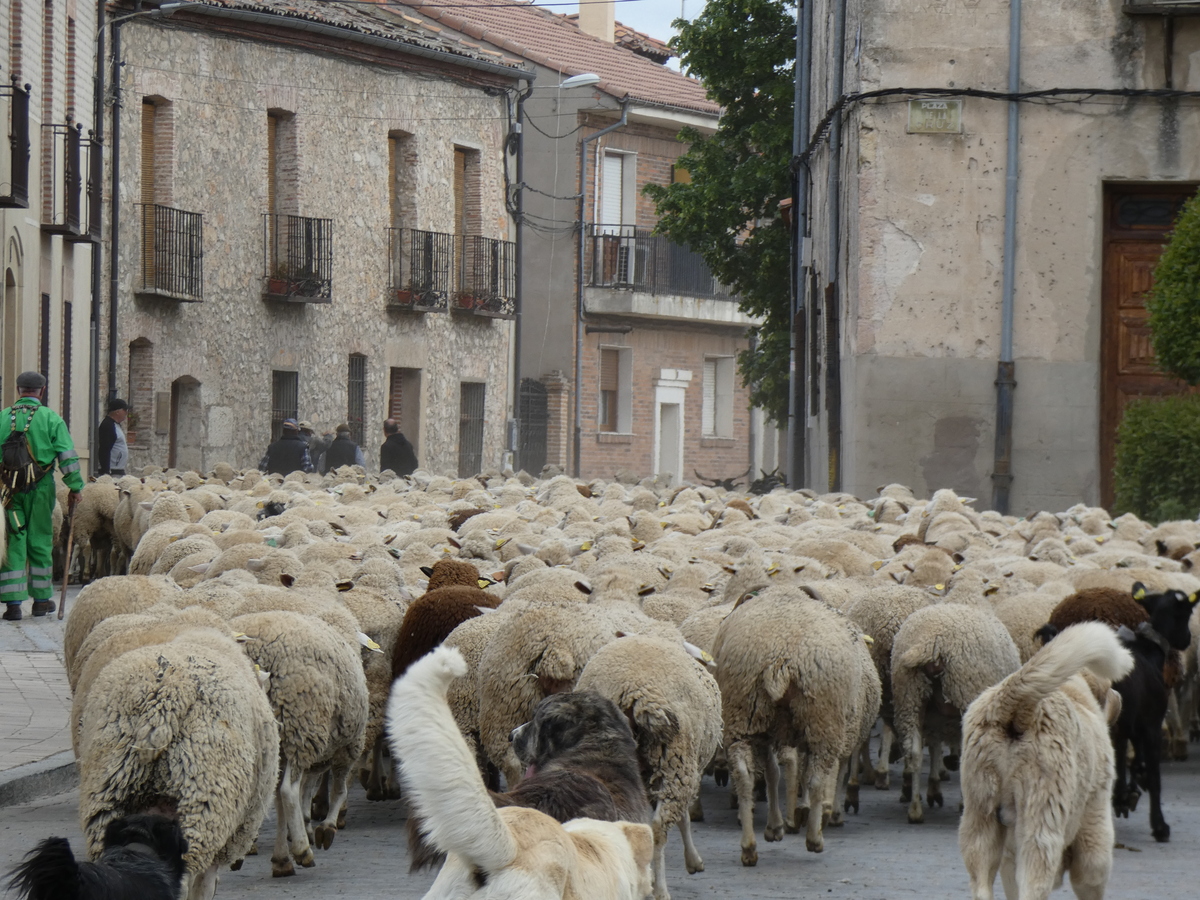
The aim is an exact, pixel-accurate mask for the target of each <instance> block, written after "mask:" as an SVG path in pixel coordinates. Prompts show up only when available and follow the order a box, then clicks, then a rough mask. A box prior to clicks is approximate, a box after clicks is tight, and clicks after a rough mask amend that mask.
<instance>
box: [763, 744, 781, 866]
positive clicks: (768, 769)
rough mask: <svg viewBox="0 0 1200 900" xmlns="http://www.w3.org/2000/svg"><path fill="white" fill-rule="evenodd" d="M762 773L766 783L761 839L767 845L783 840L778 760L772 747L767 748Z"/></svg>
mask: <svg viewBox="0 0 1200 900" xmlns="http://www.w3.org/2000/svg"><path fill="white" fill-rule="evenodd" d="M764 772H765V776H766V782H767V827H766V828H764V829H763V839H764V840H766V841H767V843H773V842H775V841H782V840H783V813H782V812H781V811H780V809H779V758H778V757H777V756H776V754H775V749H774V748H773V747H768V748H767V759H766V765H765V766H764Z"/></svg>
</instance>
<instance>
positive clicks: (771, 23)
mask: <svg viewBox="0 0 1200 900" xmlns="http://www.w3.org/2000/svg"><path fill="white" fill-rule="evenodd" d="M675 26H676V27H677V28H678V29H679V35H678V36H677V37H675V38H674V39H673V40H672V41H671V46H672V48H673V49H674V50H675V51H676V52H677V53H678V54H679V58H680V61H681V62H682V64H683V66H684V67H685V68H686V69H687V71H688V74H690V75H693V76H695V77H697V78H699V79H700V80H702V81H703V82H704V85H705V87H706V88H707V89H708V94H709V97H710V98H712V99H713V100H714V101H715V102H717V103H720V104H721V106H722V107H724V114H723V115H722V117H721V122H720V125H719V126H718V128H717V130H716V132H715V133H714V134H712V135H711V136H709V135H702V134H700V133H699V132H697V131H695V130H693V129H685V130H684V131H683V132H681V134H680V139H681V140H683V141H685V142H687V143H688V144H689V145H690V146H689V149H688V152H687V153H686V154H684V156H683V157H682V158H681V159H680V160H679V165H680V167H682V168H684V169H686V170H687V171H688V173H689V174H690V175H691V181H690V182H680V183H676V184H672V185H669V186H664V185H650V186H648V187H647V188H646V193H647V194H648V195H649V196H650V197H651V198H652V199H653V200H654V201H655V203H656V204H657V206H658V213H659V216H660V219H659V223H658V227H657V231H658V232H659V233H660V234H665V235H666V236H667V237H669V238H670V239H671V240H672V241H674V242H675V243H677V244H684V245H686V246H688V247H690V248H691V249H692V250H694V251H696V252H697V253H699V254H700V255H701V256H702V257H704V260H705V262H707V263H708V265H709V268H711V269H712V271H713V274H714V275H716V277H717V278H718V279H719V280H720V281H721V282H722V283H723V284H726V285H728V286H729V287H730V288H732V289H733V290H734V291H735V292H736V293H737V294H738V296H739V297H740V298H741V308H742V310H743V311H745V312H746V313H748V314H750V315H752V316H756V317H759V318H761V319H762V324H761V325H759V326H757V327H755V328H754V329H752V332H751V333H752V337H753V342H752V347H751V349H750V350H747V351H744V352H743V353H742V354H741V356H740V357H739V359H738V368H739V369H740V371H741V375H742V380H743V382H744V383H745V384H746V385H748V386H749V387H750V401H751V403H753V404H754V405H755V406H758V407H760V408H762V409H763V410H764V411H765V412H766V413H767V415H768V416H769V417H770V419H771V420H772V421H774V422H776V423H778V424H781V425H782V424H784V423H786V422H787V412H788V369H789V364H788V353H789V329H790V327H791V315H790V309H791V301H790V290H789V285H790V280H789V279H790V275H789V271H788V266H789V263H788V260H789V243H790V236H789V234H788V230H787V227H786V226H785V225H784V223H783V220H782V219H781V217H780V215H779V201H780V200H783V199H785V198H787V197H790V196H791V179H790V176H789V172H788V165H789V162H790V160H791V157H792V109H793V102H794V91H795V74H794V70H795V56H796V19H795V3H794V2H793V3H788V2H783V0H708V3H707V4H706V5H705V7H704V12H703V13H701V14H700V16H699V17H697V18H696V19H694V20H693V21H691V22H685V21H682V20H677V21H676V22H675Z"/></svg>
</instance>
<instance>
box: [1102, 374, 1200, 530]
mask: <svg viewBox="0 0 1200 900" xmlns="http://www.w3.org/2000/svg"><path fill="white" fill-rule="evenodd" d="M1115 482H1116V484H1115V487H1116V502H1115V503H1114V508H1113V512H1114V514H1117V515H1119V514H1121V513H1126V512H1132V513H1134V514H1135V515H1137V516H1138V517H1139V518H1142V519H1145V520H1146V521H1148V522H1166V521H1170V520H1174V519H1195V518H1196V517H1197V513H1198V512H1200V394H1182V395H1177V396H1173V397H1162V398H1153V399H1138V400H1134V401H1132V402H1131V403H1130V404H1129V406H1127V407H1126V409H1125V418H1124V419H1123V420H1122V421H1121V425H1120V427H1119V428H1118V429H1117V459H1116V472H1115Z"/></svg>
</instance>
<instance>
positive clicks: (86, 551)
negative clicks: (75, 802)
mask: <svg viewBox="0 0 1200 900" xmlns="http://www.w3.org/2000/svg"><path fill="white" fill-rule="evenodd" d="M970 502H971V501H969V500H966V501H964V500H963V499H961V498H959V497H958V496H956V495H955V494H954V493H953V492H952V491H949V490H941V491H938V492H937V493H935V494H934V495H933V497H932V498H930V499H928V500H922V499H918V498H916V497H914V496H913V494H912V493H911V491H909V490H908V489H907V488H904V487H902V486H900V485H888V486H886V487H884V488H881V489H880V491H879V495H878V496H877V497H876V498H874V499H871V500H861V499H858V498H856V497H853V496H851V495H848V494H826V495H820V496H818V495H816V494H814V493H813V492H811V491H806V490H801V491H788V490H786V489H784V488H777V489H775V490H774V491H772V492H771V493H769V494H766V495H763V496H746V495H740V494H735V493H731V492H727V491H725V490H723V489H720V488H717V489H713V488H707V487H696V486H687V485H685V486H677V487H666V486H663V485H660V484H656V483H655V482H654V481H653V480H645V481H643V482H641V483H639V484H623V483H613V482H603V481H593V482H590V483H587V484H584V483H582V482H576V481H575V480H572V479H570V478H567V477H563V476H558V477H554V478H551V479H549V480H545V481H537V480H535V479H533V478H531V477H529V476H527V475H525V474H524V473H521V474H519V475H515V476H514V475H512V474H511V473H507V474H503V475H502V474H500V473H491V474H485V475H481V476H478V477H476V478H471V479H460V480H454V479H451V478H448V477H443V476H434V475H430V474H427V473H425V472H424V471H418V472H416V473H414V475H412V476H411V477H409V478H407V479H404V478H393V477H390V473H385V475H383V476H380V477H378V478H376V477H374V476H364V474H363V472H362V470H361V469H358V468H344V469H339V470H337V471H335V472H331V473H330V474H329V475H326V476H324V477H321V476H317V475H304V474H302V473H298V472H297V473H293V474H291V475H289V476H288V477H286V478H280V477H278V476H264V475H262V474H261V473H259V472H257V471H247V472H238V471H234V470H233V469H232V468H230V467H228V466H223V465H222V466H218V467H217V469H216V471H214V472H213V473H211V474H210V475H209V476H208V477H203V476H200V475H198V474H196V473H193V472H175V471H166V472H163V471H162V470H159V469H151V470H147V471H146V472H145V473H144V475H143V477H142V478H137V477H132V476H126V477H124V478H121V479H119V480H117V481H113V480H111V479H109V478H108V477H103V478H101V479H100V480H98V481H96V482H94V483H92V484H89V485H88V486H87V487H86V488H85V490H84V492H83V496H82V498H81V500H80V503H79V505H78V508H77V510H76V520H75V545H76V547H77V549H78V553H79V555H78V557H77V559H76V561H75V562H76V563H77V564H78V566H79V568H80V570H81V572H82V574H83V576H84V578H85V579H86V580H90V583H89V584H88V585H87V586H86V587H85V588H84V589H83V590H82V591H81V592H80V593H79V596H78V599H77V600H76V601H75V602H74V605H73V606H72V608H71V610H70V615H69V617H68V620H67V628H66V633H65V638H64V647H63V650H64V657H65V661H66V666H67V670H68V675H69V678H70V684H71V688H72V692H73V709H72V719H71V727H72V734H73V739H74V741H75V750H76V754H77V756H78V758H79V764H80V773H81V788H80V798H81V799H80V820H81V825H82V827H83V830H84V832H85V834H86V836H87V839H88V841H89V849H90V850H92V851H93V852H94V851H95V850H97V849H98V847H99V842H100V840H101V838H102V836H103V832H104V828H105V826H106V825H107V823H108V822H109V821H111V820H112V819H114V818H117V817H119V816H121V815H124V814H126V813H130V812H143V811H159V812H164V813H168V814H170V815H173V816H176V817H177V818H178V819H179V821H180V823H181V825H182V827H183V829H184V833H185V836H186V837H187V839H188V841H189V843H190V850H189V852H188V855H187V865H188V875H189V879H190V881H189V897H191V898H193V900H208V898H210V897H211V896H212V895H213V892H214V891H215V888H216V875H217V871H218V869H219V868H220V867H221V866H225V865H230V866H233V867H235V868H236V867H238V866H240V865H241V863H242V860H243V858H244V857H245V856H246V855H247V854H249V853H251V852H252V845H253V844H254V841H255V838H256V837H257V835H258V832H259V829H260V826H261V825H262V822H263V820H264V817H265V815H266V812H267V810H268V807H269V805H270V803H271V802H272V801H274V802H275V804H276V810H277V821H278V834H277V835H276V840H275V844H274V848H273V852H272V857H271V868H272V874H273V875H276V876H282V875H290V874H293V872H294V869H293V863H298V864H299V865H301V866H311V865H313V864H314V854H313V847H314V846H316V847H318V848H328V847H329V845H330V843H331V842H332V841H333V839H334V836H335V835H336V833H337V831H338V829H339V828H340V827H343V825H344V823H345V817H346V814H347V792H348V787H349V785H350V784H351V783H352V782H353V781H354V780H355V778H356V777H357V779H358V780H361V782H362V784H363V786H364V787H365V788H366V790H367V798H368V799H371V800H384V799H389V798H394V797H397V796H398V795H399V791H398V781H397V779H396V777H395V773H394V772H393V771H392V763H393V762H394V761H393V760H391V759H389V758H388V757H387V755H386V754H385V743H386V742H385V740H384V735H383V724H384V723H383V717H384V711H385V708H386V701H387V697H388V691H389V689H390V686H391V683H392V679H393V677H394V676H395V675H397V674H400V673H401V672H402V671H403V669H404V667H405V666H406V665H407V663H408V662H411V661H412V659H414V658H415V657H416V656H419V655H420V653H423V652H425V651H426V650H428V649H431V648H432V646H435V645H436V644H437V643H441V642H443V641H444V642H445V643H446V644H448V645H451V646H455V647H457V648H458V649H459V650H460V651H461V653H462V655H463V657H464V658H465V659H466V661H467V663H468V667H469V672H468V675H467V676H466V677H465V678H462V679H459V680H458V681H457V682H455V684H454V685H453V686H452V689H451V693H450V697H449V700H450V704H451V707H452V711H453V713H454V717H455V720H456V722H457V724H458V725H459V728H460V729H461V731H462V732H463V735H464V737H465V738H466V739H467V742H468V744H469V745H470V746H471V747H472V748H473V749H474V750H475V752H476V756H477V760H478V763H479V766H480V769H481V772H482V773H483V774H484V776H485V778H488V779H489V781H490V782H492V783H495V784H498V778H497V776H498V775H503V776H504V778H505V780H506V781H507V783H508V784H509V785H512V784H514V783H515V782H516V781H519V779H520V777H521V774H522V772H521V767H520V764H519V763H518V762H517V760H516V757H515V756H514V754H513V752H512V749H511V747H510V744H509V734H510V732H511V731H512V729H514V728H515V727H517V726H519V725H521V724H522V723H523V722H525V721H527V720H528V719H529V718H530V716H531V713H532V711H533V709H534V707H535V706H537V704H538V703H539V701H541V700H542V699H543V698H544V697H546V696H548V695H550V694H553V693H556V692H559V691H565V690H572V689H580V690H583V689H587V690H592V691H597V692H599V693H600V694H602V695H604V696H606V697H608V698H609V699H611V700H612V701H614V702H615V703H616V704H617V706H618V707H619V708H620V709H621V710H622V711H623V712H624V713H625V714H626V716H627V717H628V719H629V722H630V724H631V726H632V728H633V732H634V736H635V739H636V741H637V745H638V752H639V757H640V760H641V762H642V766H643V774H644V776H645V781H646V788H647V792H648V795H649V799H650V801H651V804H652V807H653V809H654V818H653V821H652V823H651V825H652V829H653V833H654V841H655V859H654V864H653V872H654V879H655V887H654V894H655V897H656V898H658V900H665V898H667V897H669V894H668V890H667V884H666V879H665V871H666V870H665V855H664V853H665V849H666V844H667V835H668V831H669V829H670V828H671V827H672V826H674V827H677V828H678V829H679V831H680V834H681V837H682V841H683V846H684V854H685V860H686V865H687V870H688V872H689V873H693V872H697V871H701V870H702V869H703V868H704V862H703V860H702V859H701V857H700V854H699V853H698V852H697V850H696V848H695V846H694V844H693V842H692V836H691V830H690V829H691V825H690V823H691V822H692V821H702V819H703V810H702V809H700V808H699V789H700V782H701V778H702V777H703V776H704V775H705V773H706V772H707V773H710V774H712V775H714V776H715V777H716V778H717V779H718V784H723V783H725V779H727V778H728V779H730V780H731V781H732V786H731V789H732V791H733V792H734V794H735V795H736V798H737V802H738V804H739V819H740V821H741V824H742V838H741V858H742V862H743V864H744V865H754V864H755V863H756V861H757V855H758V848H757V846H756V841H755V829H754V817H753V812H754V798H755V791H756V782H759V784H760V785H761V783H762V782H765V788H766V798H767V819H766V826H765V830H764V832H763V834H764V837H765V839H766V840H767V841H778V840H781V839H782V836H783V834H784V832H785V831H787V832H792V833H795V832H798V831H800V830H802V829H803V830H805V841H806V845H807V848H808V849H809V850H810V851H813V852H820V851H821V850H822V849H823V829H824V828H826V827H829V826H836V825H838V824H840V823H841V822H842V821H843V816H844V815H845V813H846V812H847V811H848V810H850V809H854V810H855V811H857V809H858V804H859V797H858V794H859V787H860V783H861V782H862V781H863V780H864V779H866V780H867V781H868V783H871V784H873V785H874V786H875V787H877V788H888V787H890V786H891V785H889V762H890V761H892V760H893V759H894V758H899V757H900V756H902V757H903V760H904V770H903V772H904V774H903V783H902V785H901V786H900V789H901V791H902V796H903V798H904V799H905V800H906V801H907V802H908V803H909V809H908V818H909V821H911V822H920V821H922V820H923V817H924V814H925V808H924V805H925V804H928V805H930V806H941V805H942V793H941V787H940V784H941V781H942V780H943V779H944V778H946V777H948V776H947V775H946V771H945V770H946V768H947V767H949V768H954V767H955V766H956V761H957V758H958V753H959V742H960V738H961V719H962V715H963V712H964V711H965V710H966V709H967V707H968V706H969V705H970V704H971V702H972V701H973V700H974V699H975V698H976V697H978V696H979V695H980V694H981V693H982V692H983V691H985V690H986V689H987V688H989V687H990V686H992V685H994V684H996V683H997V682H999V681H1000V680H1002V679H1003V678H1005V677H1006V676H1007V675H1009V674H1011V673H1012V672H1014V671H1015V670H1016V669H1017V668H1018V667H1019V666H1020V665H1021V664H1022V663H1023V662H1024V661H1026V660H1028V659H1029V658H1030V656H1032V655H1033V653H1035V652H1036V651H1037V649H1038V647H1039V646H1040V643H1039V642H1038V641H1037V639H1036V638H1035V632H1036V631H1037V630H1038V629H1039V627H1041V626H1042V625H1044V624H1045V623H1046V622H1047V621H1049V619H1050V617H1051V614H1052V613H1053V611H1054V610H1055V608H1056V607H1057V606H1058V605H1059V603H1060V601H1062V600H1064V598H1067V597H1068V596H1070V595H1074V594H1076V593H1077V592H1079V591H1082V590H1085V589H1090V588H1109V589H1115V590H1116V591H1121V592H1125V593H1126V594H1127V593H1128V592H1129V590H1130V588H1131V587H1132V585H1133V584H1134V583H1135V582H1142V583H1144V584H1145V585H1147V586H1148V587H1149V588H1150V589H1153V590H1166V589H1168V588H1175V589H1179V590H1182V591H1184V592H1185V593H1189V594H1190V593H1192V592H1195V591H1197V590H1200V579H1197V578H1196V577H1194V576H1193V575H1192V574H1190V570H1191V569H1192V566H1193V563H1194V562H1195V561H1196V560H1197V559H1200V551H1197V550H1196V547H1197V546H1200V523H1198V522H1191V521H1188V522H1172V523H1167V524H1164V525H1160V526H1158V527H1152V526H1151V525H1149V524H1147V523H1145V522H1142V521H1140V520H1139V519H1137V518H1136V517H1134V516H1132V515H1125V516H1121V517H1119V518H1117V519H1112V518H1111V517H1110V516H1109V515H1108V513H1106V512H1105V511H1104V510H1103V509H1098V508H1090V507H1085V506H1082V505H1080V506H1076V507H1073V508H1071V509H1069V510H1067V511H1065V512H1062V513H1057V514H1051V513H1039V514H1037V515H1035V516H1031V517H1028V518H1023V519H1018V518H1015V517H1011V516H1002V515H999V514H998V513H994V512H983V513H980V512H976V511H974V510H973V509H972V508H971V506H970ZM106 576H107V577H106ZM1196 621H1197V620H1196V619H1193V627H1195V622H1196ZM1195 647H1196V643H1195V642H1194V641H1193V643H1192V647H1191V649H1190V650H1189V651H1188V653H1187V654H1186V657H1185V658H1184V660H1183V675H1182V676H1181V678H1180V679H1179V682H1178V685H1177V687H1176V689H1175V694H1176V695H1177V696H1174V697H1173V703H1172V714H1171V715H1170V716H1169V717H1168V724H1169V725H1170V735H1169V738H1168V740H1169V746H1170V747H1171V748H1172V749H1173V750H1174V751H1175V752H1177V753H1179V752H1182V753H1186V745H1187V728H1188V726H1189V725H1190V722H1189V721H1188V719H1190V716H1191V712H1192V710H1193V708H1194V706H1195V701H1194V699H1192V697H1193V692H1192V686H1193V684H1194V682H1195V680H1196V673H1197V665H1196V652H1195ZM1181 710H1182V711H1183V712H1182V714H1181V712H1180V711H1181ZM880 721H882V725H881V734H882V738H881V740H880V742H879V744H878V745H877V746H872V747H868V737H869V736H870V735H871V733H872V730H873V729H874V728H875V726H876V724H877V723H878V722H880ZM925 748H928V750H929V754H928V757H929V760H930V762H929V768H928V772H927V775H926V780H925V789H924V792H922V790H921V778H920V776H921V772H922V767H923V757H924V749H925ZM873 751H874V752H873ZM893 753H896V756H895V757H893ZM872 756H873V760H874V761H872ZM781 774H782V776H783V777H782V779H781V777H780V776H781ZM781 780H782V785H781V783H780V782H781ZM781 787H782V790H781ZM759 790H760V791H761V787H759ZM351 812H352V811H351Z"/></svg>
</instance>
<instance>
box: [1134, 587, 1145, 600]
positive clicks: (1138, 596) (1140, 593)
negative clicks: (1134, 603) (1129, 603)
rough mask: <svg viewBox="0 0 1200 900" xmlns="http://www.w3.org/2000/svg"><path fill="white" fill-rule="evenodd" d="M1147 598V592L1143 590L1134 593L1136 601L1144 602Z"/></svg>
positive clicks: (1139, 589)
mask: <svg viewBox="0 0 1200 900" xmlns="http://www.w3.org/2000/svg"><path fill="white" fill-rule="evenodd" d="M1145 597H1146V591H1145V590H1144V589H1142V588H1138V589H1137V590H1136V591H1134V592H1133V599H1134V600H1143V599H1145Z"/></svg>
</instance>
